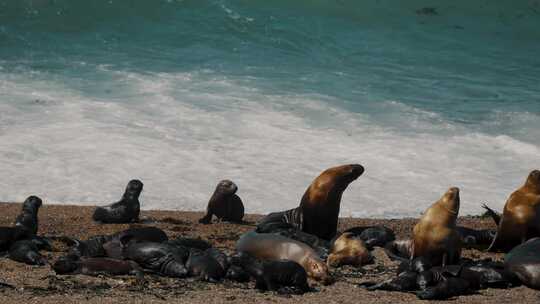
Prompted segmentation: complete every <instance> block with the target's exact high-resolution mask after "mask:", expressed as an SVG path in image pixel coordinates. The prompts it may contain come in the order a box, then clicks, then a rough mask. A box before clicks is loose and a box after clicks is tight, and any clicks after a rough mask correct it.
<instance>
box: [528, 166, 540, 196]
mask: <svg viewBox="0 0 540 304" xmlns="http://www.w3.org/2000/svg"><path fill="white" fill-rule="evenodd" d="M525 186H527V188H529V189H531V190H533V191H534V192H535V193H540V170H533V171H531V173H529V176H528V177H527V181H526V182H525Z"/></svg>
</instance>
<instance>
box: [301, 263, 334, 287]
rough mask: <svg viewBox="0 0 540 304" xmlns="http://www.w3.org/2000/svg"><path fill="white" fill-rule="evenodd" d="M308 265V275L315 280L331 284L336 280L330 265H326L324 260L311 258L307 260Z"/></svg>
mask: <svg viewBox="0 0 540 304" xmlns="http://www.w3.org/2000/svg"><path fill="white" fill-rule="evenodd" d="M307 266H308V269H306V270H307V273H308V275H309V276H310V277H312V278H314V279H315V280H317V281H319V282H321V283H322V284H324V285H329V284H332V283H333V282H334V279H333V278H332V276H331V275H330V272H329V271H328V266H326V264H325V263H324V262H322V261H319V260H316V259H313V258H309V259H308V260H307Z"/></svg>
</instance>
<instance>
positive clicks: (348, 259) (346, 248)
mask: <svg viewBox="0 0 540 304" xmlns="http://www.w3.org/2000/svg"><path fill="white" fill-rule="evenodd" d="M371 260H372V257H371V254H370V253H369V250H368V249H367V248H366V244H365V243H364V241H362V240H361V239H360V238H359V237H358V236H356V235H355V234H354V233H351V232H345V233H343V234H342V235H340V236H339V237H338V238H337V239H336V240H335V241H334V243H333V244H332V248H331V250H330V254H329V255H328V260H327V262H326V263H327V264H328V266H331V267H339V266H342V265H353V266H357V267H358V266H362V265H365V264H367V263H369V262H370V261H371Z"/></svg>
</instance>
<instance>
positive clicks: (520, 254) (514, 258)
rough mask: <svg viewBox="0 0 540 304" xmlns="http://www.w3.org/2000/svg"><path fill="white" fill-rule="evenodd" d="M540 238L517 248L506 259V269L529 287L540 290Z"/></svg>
mask: <svg viewBox="0 0 540 304" xmlns="http://www.w3.org/2000/svg"><path fill="white" fill-rule="evenodd" d="M539 252H540V238H538V237H537V238H533V239H530V240H528V241H527V242H525V243H523V244H521V245H519V246H517V247H515V248H514V249H512V250H511V251H510V252H508V253H507V254H506V256H505V257H504V268H505V269H506V270H507V271H509V272H511V273H513V274H514V275H516V276H517V277H518V278H519V280H520V281H521V282H522V283H523V284H524V285H525V286H527V287H529V288H533V289H536V290H540V255H539Z"/></svg>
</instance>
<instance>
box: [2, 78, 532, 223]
mask: <svg viewBox="0 0 540 304" xmlns="http://www.w3.org/2000/svg"><path fill="white" fill-rule="evenodd" d="M103 72H108V73H111V75H112V76H111V77H114V79H115V85H117V87H118V88H119V89H118V90H115V89H113V90H112V91H111V92H110V94H109V95H110V97H107V93H103V94H96V95H92V96H89V95H88V94H85V93H84V92H81V91H78V90H75V89H73V88H70V87H68V86H66V85H63V84H62V82H61V81H59V80H55V79H52V80H43V79H46V78H44V77H37V78H31V77H26V76H24V75H23V76H9V77H8V76H6V75H5V74H0V91H1V92H2V95H1V96H0V142H1V144H0V158H1V159H2V163H0V170H1V171H2V172H3V174H2V178H1V179H0V200H1V201H21V200H23V199H24V198H25V197H26V196H28V195H31V194H36V195H39V196H41V197H43V198H44V199H45V202H46V203H62V204H63V203H70V204H71V203H74V204H106V203H110V202H113V201H115V200H116V199H118V198H119V196H120V195H121V193H122V191H123V188H124V187H125V184H126V183H127V181H128V180H129V179H131V178H139V179H141V180H142V181H143V182H144V184H145V188H144V191H143V195H142V197H141V201H142V204H143V208H144V209H174V210H203V209H204V208H205V206H206V203H207V201H208V198H209V196H210V195H211V193H212V191H213V188H214V187H215V185H216V183H217V182H218V181H219V180H220V179H224V178H228V179H232V180H233V181H235V182H236V183H237V184H238V186H239V192H238V194H239V195H240V196H241V197H242V199H243V201H244V204H245V206H246V211H247V212H249V213H267V212H271V211H278V210H283V209H286V208H292V207H295V206H297V205H298V203H299V200H300V198H301V196H302V194H303V192H304V191H305V189H306V187H307V186H308V184H309V183H310V182H311V181H312V179H313V178H314V177H315V176H317V175H318V174H319V173H320V172H321V171H322V170H324V169H325V168H328V167H331V166H334V165H340V164H345V163H360V164H362V165H364V166H365V167H366V173H365V174H364V175H363V176H361V177H360V178H359V179H358V180H357V181H355V182H354V183H353V184H351V185H350V187H349V188H348V189H347V191H346V192H345V194H344V196H343V201H342V205H341V206H342V208H341V216H362V217H367V216H371V217H381V216H382V217H402V216H417V215H418V214H419V213H420V212H422V211H423V210H424V209H425V208H426V207H427V206H429V205H430V204H431V203H432V202H433V201H435V200H437V199H438V198H439V197H440V196H441V195H442V193H443V192H444V191H445V190H446V189H447V188H448V187H450V186H458V187H460V188H461V190H462V192H461V197H462V204H461V213H462V214H472V213H478V212H480V205H481V203H484V202H488V203H490V205H491V206H492V207H495V208H498V209H500V208H502V206H503V204H504V201H505V199H506V197H507V196H508V195H509V194H510V192H511V191H513V190H514V189H515V188H516V187H518V186H519V185H520V184H521V183H523V181H524V179H525V177H526V175H527V174H528V172H529V171H530V170H531V169H534V168H540V158H539V157H538V155H540V146H539V145H536V144H532V143H526V142H522V141H519V140H517V139H515V138H513V137H510V136H507V135H497V134H495V135H493V134H486V133H481V132H478V131H471V130H467V129H466V128H464V127H460V126H457V125H454V124H452V123H451V122H448V121H446V120H444V119H443V118H442V117H439V116H437V115H436V114H434V113H430V112H426V111H421V110H418V109H414V108H410V107H407V106H405V105H403V104H400V103H399V102H395V101H389V102H387V104H386V105H387V106H388V107H389V113H391V112H392V111H394V112H393V114H391V115H390V116H388V117H387V118H389V119H388V120H384V121H378V120H375V119H373V118H372V117H371V116H370V115H369V114H367V113H352V112H348V111H345V110H343V109H341V108H337V107H333V106H332V105H331V104H332V102H331V101H332V100H331V99H330V98H329V97H327V96H322V95H291V94H289V95H285V94H281V95H278V94H276V95H270V94H267V93H264V92H262V91H259V90H258V89H257V88H256V86H255V85H254V86H253V87H247V86H241V85H239V84H237V83H236V82H234V81H232V80H229V79H227V78H224V77H217V76H212V74H211V73H209V72H206V73H178V74H165V73H162V74H150V75H142V74H137V73H127V72H110V71H108V70H107V67H103ZM32 79H34V80H32ZM36 79H37V80H36ZM96 96H102V97H96ZM390 118H391V119H390ZM410 130H415V132H410Z"/></svg>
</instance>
